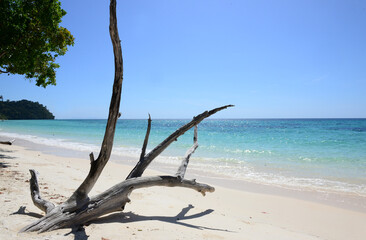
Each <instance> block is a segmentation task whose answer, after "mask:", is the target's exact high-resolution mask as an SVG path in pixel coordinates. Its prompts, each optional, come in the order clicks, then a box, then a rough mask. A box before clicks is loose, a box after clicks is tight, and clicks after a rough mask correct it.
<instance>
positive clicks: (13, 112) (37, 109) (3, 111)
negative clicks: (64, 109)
mask: <svg viewBox="0 0 366 240" xmlns="http://www.w3.org/2000/svg"><path fill="white" fill-rule="evenodd" d="M54 118H55V116H53V114H52V113H51V112H50V111H48V109H47V108H46V107H45V106H43V105H42V104H40V103H38V102H32V101H28V100H21V101H9V100H8V101H4V102H1V101H0V119H9V120H11V119H54Z"/></svg>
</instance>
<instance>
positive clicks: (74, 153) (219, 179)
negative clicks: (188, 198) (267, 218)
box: [0, 136, 366, 213]
mask: <svg viewBox="0 0 366 240" xmlns="http://www.w3.org/2000/svg"><path fill="white" fill-rule="evenodd" d="M1 139H3V140H6V139H5V138H3V137H2V136H0V140H1ZM15 142H16V144H18V145H19V146H22V147H25V148H28V149H31V150H37V151H40V152H42V153H45V154H50V155H55V156H58V157H67V158H80V159H84V160H87V156H88V155H89V152H87V151H78V150H72V149H66V148H61V147H54V146H47V145H42V144H38V143H34V142H30V141H28V140H24V139H19V138H15ZM94 154H97V153H94ZM121 158H123V160H121ZM159 158H164V157H160V156H159V157H158V158H157V159H156V160H157V161H153V162H152V163H151V165H150V166H149V169H152V170H155V171H158V172H161V173H164V174H174V173H175V171H176V169H177V167H178V165H174V164H171V163H165V162H164V163H162V162H159V160H158V159H159ZM110 161H111V162H114V163H116V164H121V165H126V166H129V167H130V168H131V169H132V168H133V167H134V166H135V164H136V163H137V161H138V159H137V158H134V157H131V156H123V157H121V156H117V155H115V154H113V152H112V155H111V159H110ZM186 177H187V178H188V179H189V178H191V179H202V180H204V182H207V183H209V184H211V185H214V186H215V185H216V186H220V187H224V188H230V189H233V190H239V191H244V192H251V193H259V194H268V195H276V196H280V197H290V198H295V199H299V200H305V201H311V202H315V203H321V204H325V205H329V206H334V207H339V208H343V209H347V210H352V211H360V212H364V213H366V197H364V196H359V195H357V194H351V193H342V192H327V191H316V190H309V189H299V190H295V189H294V188H287V187H284V186H277V185H273V184H272V185H271V184H263V183H255V182H251V181H247V180H242V179H237V178H234V177H232V178H230V177H228V176H227V175H220V174H217V173H212V172H209V173H207V172H204V171H200V170H197V169H190V167H189V166H188V168H187V173H186Z"/></svg>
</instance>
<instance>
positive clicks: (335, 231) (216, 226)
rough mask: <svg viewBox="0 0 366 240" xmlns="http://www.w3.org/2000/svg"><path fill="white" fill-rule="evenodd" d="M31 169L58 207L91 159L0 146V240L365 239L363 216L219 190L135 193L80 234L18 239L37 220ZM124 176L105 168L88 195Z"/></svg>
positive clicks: (120, 168)
mask: <svg viewBox="0 0 366 240" xmlns="http://www.w3.org/2000/svg"><path fill="white" fill-rule="evenodd" d="M30 168H34V169H36V170H37V171H38V172H39V173H40V176H39V181H40V187H41V193H42V195H43V197H44V198H46V199H50V200H51V201H53V202H54V203H59V202H62V201H64V200H65V199H66V197H67V196H69V195H70V194H71V193H72V192H73V190H74V189H75V188H76V187H77V186H78V185H79V184H80V183H81V181H82V180H83V179H84V177H85V176H86V174H87V172H88V170H89V169H88V168H89V161H88V159H87V156H86V157H85V159H77V158H67V157H58V156H53V155H48V154H45V153H42V152H38V151H33V150H29V149H26V148H24V147H20V146H17V145H16V144H15V145H12V146H7V145H0V204H1V208H0V239H4V240H6V239H49V240H53V239H77V240H82V239H89V240H94V239H98V240H101V239H110V240H112V239H190V240H192V239H253V240H254V239H255V240H261V239H281V240H282V239H283V240H286V239H289V240H290V239H291V240H294V239H296V240H302V239H334V240H335V239H342V240H343V239H344V240H346V239H347V240H348V239H353V240H357V239H359V240H364V239H366V213H365V212H363V211H352V210H346V209H343V208H338V207H333V206H328V205H324V204H320V203H315V202H311V201H305V200H299V199H295V198H291V197H281V196H275V195H268V194H259V193H252V192H244V191H238V190H231V189H228V188H221V187H216V191H215V192H214V193H209V194H207V196H205V197H203V196H202V195H201V194H200V193H197V192H195V191H192V190H190V189H184V188H162V187H153V188H148V189H140V190H137V191H135V192H133V193H132V195H131V200H132V201H131V203H130V204H127V205H126V208H125V211H124V212H122V213H115V214H111V215H108V216H105V217H102V218H101V219H98V220H96V221H94V222H93V223H91V224H90V225H89V226H86V227H85V229H84V230H80V231H76V230H75V231H72V229H61V230H57V231H53V232H50V233H42V234H37V233H18V231H19V230H20V229H21V228H22V227H24V226H25V225H27V224H29V223H30V222H32V221H35V220H36V219H37V217H39V216H40V215H41V214H42V212H41V211H40V210H39V209H38V208H36V207H35V206H34V205H33V203H32V201H31V198H30V192H29V182H28V179H29V176H30V174H29V172H28V169H30ZM130 170H131V166H126V165H121V164H116V163H113V162H110V163H108V164H107V167H106V168H105V169H104V172H103V174H102V175H101V177H100V179H99V181H98V183H97V184H96V186H95V187H94V189H93V192H92V193H91V195H93V194H95V193H100V192H102V191H103V190H105V189H107V188H109V187H111V186H112V185H114V184H115V183H118V182H120V181H122V180H123V179H124V178H125V176H126V175H127V174H128V172H129V171H130ZM188 171H189V168H188ZM157 174H159V173H158V172H155V171H147V172H146V175H157ZM198 181H200V179H198ZM201 181H202V179H201Z"/></svg>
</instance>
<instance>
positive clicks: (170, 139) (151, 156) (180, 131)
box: [127, 105, 234, 179]
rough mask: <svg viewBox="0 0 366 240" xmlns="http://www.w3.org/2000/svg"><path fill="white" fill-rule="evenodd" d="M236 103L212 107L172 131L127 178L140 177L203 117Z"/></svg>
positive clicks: (141, 160)
mask: <svg viewBox="0 0 366 240" xmlns="http://www.w3.org/2000/svg"><path fill="white" fill-rule="evenodd" d="M233 106H234V105H225V106H222V107H218V108H215V109H212V110H210V111H205V112H203V113H201V114H199V115H197V116H195V117H194V118H193V119H192V121H190V122H189V123H187V124H185V125H184V126H182V127H180V128H179V129H178V130H176V131H175V132H174V133H172V134H171V135H170V136H169V137H167V138H166V139H165V140H164V141H162V142H161V143H160V144H159V145H158V146H156V147H155V148H154V149H153V150H151V151H150V152H149V153H148V154H147V155H146V156H145V157H144V158H143V159H140V161H139V162H138V163H137V164H136V166H135V167H134V169H132V171H131V172H130V174H129V175H128V176H127V179H129V178H134V177H140V176H141V175H142V174H143V173H144V171H145V169H146V168H147V167H148V166H149V165H150V163H151V162H152V161H153V160H154V159H155V158H156V157H157V156H159V154H161V153H162V152H163V151H164V150H165V149H166V148H167V147H168V146H169V145H170V144H171V143H172V142H174V141H175V140H177V138H178V137H180V136H182V135H183V134H184V133H185V132H187V131H188V130H189V129H191V128H192V127H194V126H196V125H198V124H199V123H200V122H202V120H203V119H205V118H208V117H209V116H211V115H213V114H215V113H217V112H218V111H221V110H223V109H226V108H228V107H233Z"/></svg>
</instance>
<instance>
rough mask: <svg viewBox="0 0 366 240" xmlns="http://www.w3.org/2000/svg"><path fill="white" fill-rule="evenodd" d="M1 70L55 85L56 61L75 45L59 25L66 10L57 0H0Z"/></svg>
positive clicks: (41, 83)
mask: <svg viewBox="0 0 366 240" xmlns="http://www.w3.org/2000/svg"><path fill="white" fill-rule="evenodd" d="M0 12H1V14H0V74H4V73H7V74H20V75H25V77H26V78H27V79H34V80H35V81H36V85H37V86H42V87H46V86H48V85H56V69H57V68H58V67H59V65H58V64H57V63H56V62H55V60H56V58H57V57H58V56H62V55H64V54H65V53H66V52H67V50H68V46H71V45H74V37H73V36H72V35H71V33H70V32H69V30H67V29H66V28H64V27H61V26H60V23H61V19H62V17H63V16H64V15H65V14H66V11H65V10H63V9H62V8H61V3H60V2H59V1H58V0H36V1H31V0H2V1H1V2H0Z"/></svg>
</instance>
